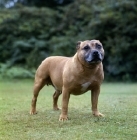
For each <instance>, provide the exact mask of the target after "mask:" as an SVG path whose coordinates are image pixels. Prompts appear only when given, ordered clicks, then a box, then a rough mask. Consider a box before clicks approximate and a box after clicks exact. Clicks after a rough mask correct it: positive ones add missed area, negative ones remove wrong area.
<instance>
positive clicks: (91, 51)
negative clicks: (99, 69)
mask: <svg viewBox="0 0 137 140" xmlns="http://www.w3.org/2000/svg"><path fill="white" fill-rule="evenodd" d="M77 54H78V58H79V60H80V61H81V62H84V63H87V64H89V65H92V64H98V63H100V62H102V60H103V58H104V49H103V46H102V44H101V42H100V41H99V40H86V41H78V43H77Z"/></svg>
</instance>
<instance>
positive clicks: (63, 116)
mask: <svg viewBox="0 0 137 140" xmlns="http://www.w3.org/2000/svg"><path fill="white" fill-rule="evenodd" d="M67 120H68V117H67V115H60V117H59V121H67Z"/></svg>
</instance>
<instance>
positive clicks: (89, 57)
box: [85, 50, 103, 64]
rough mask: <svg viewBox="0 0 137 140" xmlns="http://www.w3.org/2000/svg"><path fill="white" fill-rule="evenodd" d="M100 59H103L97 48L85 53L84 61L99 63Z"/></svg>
mask: <svg viewBox="0 0 137 140" xmlns="http://www.w3.org/2000/svg"><path fill="white" fill-rule="evenodd" d="M102 59H103V57H102V54H101V53H100V52H99V51H97V50H94V51H92V52H89V53H87V54H86V55H85V60H86V62H88V63H91V64H92V63H99V62H101V61H102Z"/></svg>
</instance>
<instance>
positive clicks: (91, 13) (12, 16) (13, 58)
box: [0, 0, 137, 81]
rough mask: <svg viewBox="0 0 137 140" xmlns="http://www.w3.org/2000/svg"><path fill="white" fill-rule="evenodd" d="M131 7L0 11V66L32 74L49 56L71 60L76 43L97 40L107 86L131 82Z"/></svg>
mask: <svg viewBox="0 0 137 140" xmlns="http://www.w3.org/2000/svg"><path fill="white" fill-rule="evenodd" d="M136 13H137V1H136V0H131V1H129V0H119V1H118V0H117V1H115V0H111V1H102V0H93V1H91V0H86V1H83V0H79V1H74V2H73V3H71V4H69V5H67V6H65V7H56V9H50V8H35V7H31V8H30V7H22V6H20V5H18V6H16V8H14V9H10V10H7V9H5V10H1V11H0V42H1V43H0V52H1V55H0V62H1V63H7V62H8V65H10V66H14V65H20V66H23V67H25V68H28V69H31V68H36V67H37V66H38V65H39V64H40V63H41V61H42V60H43V59H44V58H46V57H47V56H50V55H65V56H72V55H73V54H74V53H75V50H76V49H75V44H76V42H77V41H79V40H86V39H99V40H100V41H101V42H102V43H103V46H104V49H105V59H104V62H103V63H104V70H105V78H106V79H108V80H113V81H115V80H124V81H127V80H128V81H129V80H130V81H134V80H137V72H136V71H137V67H136V66H137V53H136V51H137V41H136V38H137V24H136V21H137V16H136Z"/></svg>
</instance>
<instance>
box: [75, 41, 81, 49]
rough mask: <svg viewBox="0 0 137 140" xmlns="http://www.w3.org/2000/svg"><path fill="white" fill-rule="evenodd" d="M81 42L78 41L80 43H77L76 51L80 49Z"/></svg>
mask: <svg viewBox="0 0 137 140" xmlns="http://www.w3.org/2000/svg"><path fill="white" fill-rule="evenodd" d="M81 42H82V41H78V42H77V46H76V49H77V50H78V49H79V48H80V44H81Z"/></svg>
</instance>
